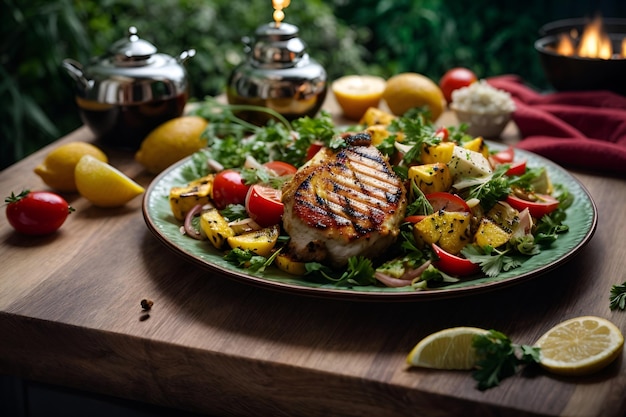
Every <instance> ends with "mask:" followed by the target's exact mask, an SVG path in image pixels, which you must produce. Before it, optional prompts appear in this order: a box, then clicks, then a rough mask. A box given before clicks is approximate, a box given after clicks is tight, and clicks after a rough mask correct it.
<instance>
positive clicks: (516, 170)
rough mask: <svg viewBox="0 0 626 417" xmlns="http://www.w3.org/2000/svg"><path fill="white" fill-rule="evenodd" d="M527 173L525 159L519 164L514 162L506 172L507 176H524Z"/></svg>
mask: <svg viewBox="0 0 626 417" xmlns="http://www.w3.org/2000/svg"><path fill="white" fill-rule="evenodd" d="M525 172H526V160H525V159H523V160H521V161H518V162H514V163H512V164H511V166H510V167H509V169H508V170H507V171H506V175H509V176H511V175H523V174H524V173H525Z"/></svg>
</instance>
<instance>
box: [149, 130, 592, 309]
mask: <svg viewBox="0 0 626 417" xmlns="http://www.w3.org/2000/svg"><path fill="white" fill-rule="evenodd" d="M486 143H487V145H488V146H489V147H490V148H492V149H496V150H497V149H500V148H501V149H506V147H507V145H505V144H503V143H498V142H492V141H486ZM515 150H516V152H518V151H519V153H521V155H524V154H526V155H529V156H531V157H532V158H533V159H534V160H536V161H537V162H539V163H541V164H545V165H546V166H547V167H548V168H549V169H551V170H552V169H556V170H558V171H561V174H562V175H565V176H566V177H567V178H568V179H569V180H570V181H572V182H574V183H575V184H576V186H577V187H579V189H580V191H581V192H582V194H583V195H584V196H585V197H586V198H587V200H588V201H587V202H588V203H589V205H590V207H591V208H592V218H591V222H590V223H589V228H588V230H587V231H585V233H584V235H583V236H582V237H581V238H580V240H579V241H577V242H576V243H575V245H574V247H573V248H571V249H570V250H569V252H567V253H565V254H564V255H562V256H560V257H559V258H557V259H554V260H551V261H549V262H548V263H546V264H545V265H541V266H540V267H538V268H535V269H533V270H530V271H526V272H523V273H522V274H520V275H514V276H511V277H508V278H504V279H495V278H494V279H493V280H490V281H486V282H479V283H477V284H476V285H467V286H463V287H457V288H441V289H428V290H414V291H389V289H388V288H387V291H375V290H372V291H362V290H357V289H352V288H343V287H338V288H332V287H327V286H305V285H296V284H292V283H289V282H281V281H278V280H273V279H267V278H264V277H262V276H258V275H252V274H250V273H246V272H245V270H244V269H242V270H241V271H239V270H232V269H228V268H225V267H223V266H221V265H218V264H216V263H211V262H210V261H207V260H203V259H201V258H200V257H198V256H196V255H194V254H193V253H191V252H190V251H188V250H186V249H184V248H181V247H180V246H178V245H176V244H175V243H174V242H172V241H171V240H169V239H168V237H167V236H166V235H164V233H162V232H161V230H160V229H159V227H158V226H157V224H156V222H155V219H154V218H153V214H152V213H151V212H150V201H151V198H153V197H154V194H155V192H156V191H155V190H156V189H157V188H158V187H159V186H160V183H161V182H162V181H163V179H164V178H165V177H167V176H169V175H172V173H173V172H174V171H176V170H178V169H179V168H181V167H182V166H184V165H186V164H188V163H189V161H190V160H191V158H192V156H188V157H186V158H183V159H182V160H180V161H178V162H176V163H174V164H172V165H171V166H170V167H168V168H166V169H165V170H163V171H162V172H161V173H160V174H158V175H157V176H156V177H155V178H154V179H153V180H152V181H151V183H150V184H149V186H148V188H147V189H146V192H145V193H144V196H143V199H142V214H143V218H144V221H145V223H146V225H147V227H148V229H149V230H150V231H151V232H152V234H153V235H154V236H155V237H156V238H157V240H159V241H160V242H161V243H163V244H164V245H165V246H166V247H167V248H168V249H169V250H171V251H173V252H174V253H176V254H178V255H179V256H181V257H182V258H183V259H185V260H186V261H190V262H191V263H193V264H195V265H197V266H199V267H201V268H203V269H205V270H209V271H212V272H216V273H217V276H218V277H219V278H220V279H222V278H226V279H231V280H235V281H238V282H241V283H244V284H249V285H253V286H256V287H260V288H265V289H270V290H274V291H279V292H283V293H289V294H296V295H303V296H309V297H316V298H326V299H328V298H331V299H343V300H354V301H381V302H389V301H405V302H411V301H431V300H439V299H449V298H457V297H464V296H467V295H473V294H476V293H483V292H488V291H494V290H498V289H502V288H508V287H510V286H513V285H517V284H520V283H523V282H526V281H528V280H531V279H534V278H536V277H538V276H541V275H545V274H547V273H548V272H550V271H552V270H554V269H556V268H558V267H559V266H561V265H563V264H564V263H566V262H568V261H570V260H571V259H572V258H573V257H574V256H575V255H576V254H577V253H578V252H579V251H580V250H581V249H582V248H583V247H584V246H585V245H586V244H587V243H589V241H590V240H591V238H592V237H593V235H594V233H595V231H596V229H597V223H598V210H597V206H596V204H595V202H594V201H593V198H592V197H591V194H590V193H589V191H588V190H587V188H586V187H585V186H584V185H583V184H582V183H581V182H580V180H578V178H576V177H575V176H574V175H572V174H571V173H570V172H568V171H567V170H566V169H565V168H563V167H561V166H560V165H558V164H556V163H555V162H553V161H551V160H549V159H547V158H545V157H543V156H541V155H538V154H535V153H533V152H529V151H526V150H523V149H518V148H515ZM484 279H489V278H488V277H482V278H477V280H479V281H480V280H484ZM320 285H322V284H320ZM385 288H386V287H381V290H385Z"/></svg>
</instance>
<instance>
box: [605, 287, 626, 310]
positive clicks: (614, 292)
mask: <svg viewBox="0 0 626 417" xmlns="http://www.w3.org/2000/svg"><path fill="white" fill-rule="evenodd" d="M609 301H610V305H609V306H610V308H611V310H618V309H619V310H626V282H623V283H622V284H619V285H613V286H612V287H611V295H610V297H609Z"/></svg>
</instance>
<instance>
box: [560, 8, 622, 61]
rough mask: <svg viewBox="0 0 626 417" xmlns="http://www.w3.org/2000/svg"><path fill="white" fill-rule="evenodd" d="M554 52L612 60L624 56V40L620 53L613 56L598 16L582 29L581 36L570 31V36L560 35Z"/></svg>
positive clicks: (600, 18) (607, 36)
mask: <svg viewBox="0 0 626 417" xmlns="http://www.w3.org/2000/svg"><path fill="white" fill-rule="evenodd" d="M555 49H556V52H557V53H558V54H560V55H566V56H573V55H577V56H580V57H583V58H600V59H612V58H619V57H622V58H623V57H625V56H626V38H624V39H622V43H621V52H619V51H616V52H615V55H614V54H613V45H612V43H611V39H610V37H609V35H608V34H607V33H606V32H605V30H604V26H603V22H602V17H600V16H598V17H596V18H594V19H593V20H592V21H591V22H589V23H588V24H587V25H586V26H585V27H584V29H583V32H582V35H581V36H580V38H578V33H577V32H576V31H572V33H570V34H561V35H560V36H559V40H558V43H557V45H556V48H555Z"/></svg>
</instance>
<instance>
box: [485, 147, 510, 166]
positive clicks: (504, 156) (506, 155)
mask: <svg viewBox="0 0 626 417" xmlns="http://www.w3.org/2000/svg"><path fill="white" fill-rule="evenodd" d="M514 157H515V150H514V149H513V147H512V146H509V147H508V148H507V149H506V150H504V151H500V152H497V153H495V154H493V155H491V159H493V161H494V162H496V163H498V164H508V163H510V162H513V158H514Z"/></svg>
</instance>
